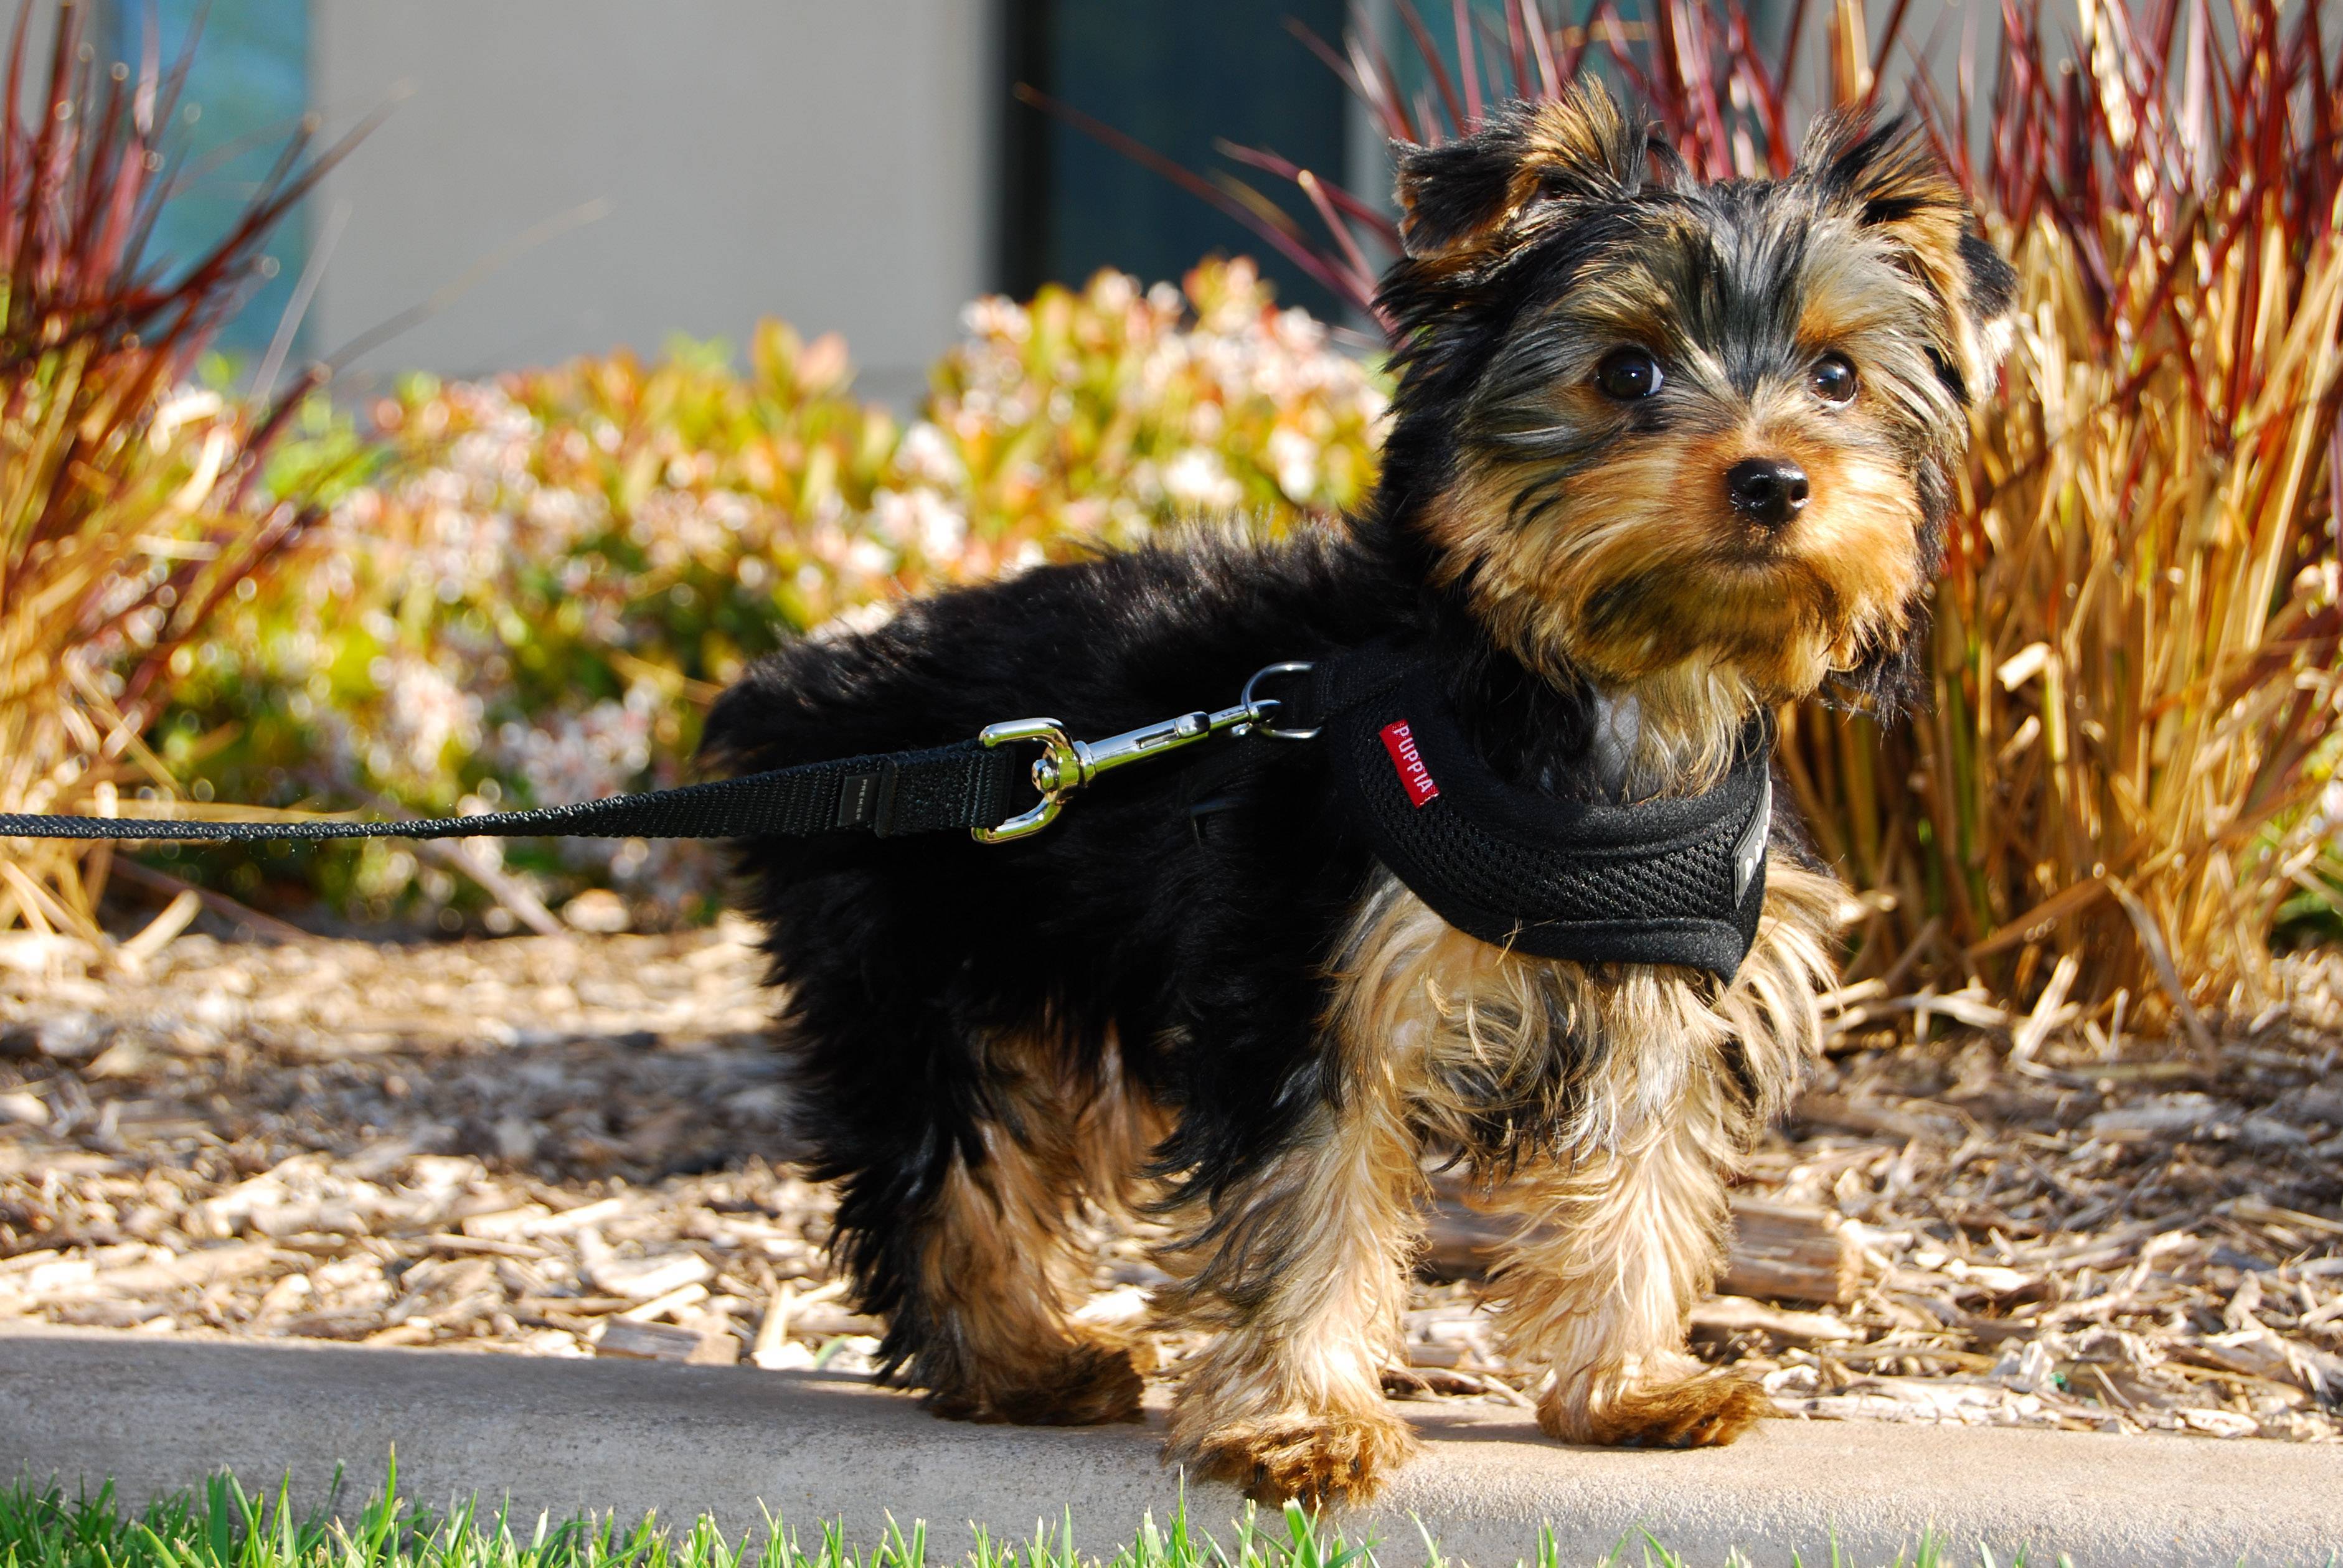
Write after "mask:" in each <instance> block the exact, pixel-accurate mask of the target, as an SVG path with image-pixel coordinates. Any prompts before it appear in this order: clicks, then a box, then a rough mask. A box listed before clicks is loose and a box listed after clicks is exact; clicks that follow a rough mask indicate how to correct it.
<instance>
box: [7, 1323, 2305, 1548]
mask: <svg viewBox="0 0 2343 1568" xmlns="http://www.w3.org/2000/svg"><path fill="white" fill-rule="evenodd" d="M1401 1408H1403V1409H1404V1410H1406V1411H1407V1412H1408V1413H1409V1414H1410V1415H1411V1416H1412V1417H1413V1418H1414V1419H1415V1421H1416V1423H1417V1425H1418V1428H1419V1430H1421V1431H1422V1432H1423V1434H1424V1436H1425V1437H1426V1438H1427V1439H1429V1440H1430V1442H1429V1443H1428V1445H1427V1452H1426V1455H1425V1457H1424V1458H1423V1460H1422V1461H1421V1462H1418V1463H1416V1464H1415V1465H1413V1466H1411V1467H1410V1468H1409V1470H1408V1471H1407V1472H1406V1473H1403V1475H1402V1476H1401V1477H1400V1479H1399V1481H1398V1483H1396V1484H1395V1485H1394V1486H1393V1489H1392V1491H1391V1493H1390V1494H1389V1496H1388V1497H1387V1498H1386V1499H1385V1500H1384V1502H1383V1503H1382V1504H1381V1505H1379V1506H1378V1507H1376V1508H1375V1509H1373V1511H1371V1512H1370V1513H1367V1514H1366V1515H1364V1516H1363V1517H1358V1518H1351V1519H1346V1520H1345V1521H1344V1522H1343V1523H1344V1527H1345V1530H1346V1531H1347V1532H1348V1533H1350V1534H1351V1535H1352V1537H1353V1539H1356V1538H1357V1537H1358V1536H1359V1535H1360V1534H1361V1533H1362V1527H1363V1526H1371V1527H1372V1529H1373V1533H1375V1534H1376V1535H1377V1536H1378V1537H1379V1538H1380V1539H1381V1540H1382V1541H1383V1542H1384V1543H1388V1547H1389V1550H1388V1551H1386V1552H1385V1553H1384V1558H1385V1560H1386V1563H1388V1564H1389V1568H1401V1565H1402V1564H1412V1563H1415V1562H1417V1561H1419V1560H1420V1558H1421V1550H1422V1549H1421V1547H1420V1545H1419V1544H1418V1541H1417V1536H1416V1531H1415V1525H1414V1523H1413V1519H1412V1518H1411V1515H1414V1516H1417V1517H1420V1518H1422V1519H1423V1522H1424V1524H1425V1525H1426V1527H1427V1528H1429V1529H1430V1530H1431V1531H1432V1533H1433V1535H1434V1536H1435V1538H1437V1539H1438V1540H1439V1542H1440V1543H1441V1545H1442V1547H1443V1550H1444V1551H1445V1552H1446V1553H1448V1554H1449V1555H1451V1556H1452V1557H1463V1558H1465V1559H1467V1560H1469V1561H1471V1562H1472V1563H1478V1564H1482V1565H1483V1568H1495V1565H1497V1564H1502V1563H1513V1562H1514V1561H1515V1560H1516V1559H1519V1558H1522V1557H1524V1556H1527V1555H1529V1554H1530V1553H1531V1551H1532V1545H1533V1543H1534V1539H1535V1536H1536V1531H1537V1527H1538V1525H1539V1523H1541V1522H1550V1523H1552V1524H1553V1526H1554V1533H1555V1535H1556V1538H1557V1541H1558V1543H1559V1545H1560V1547H1561V1560H1562V1562H1563V1563H1565V1564H1574V1565H1575V1564H1581V1563H1594V1561H1595V1560H1597V1559H1598V1558H1599V1557H1600V1556H1601V1555H1602V1554H1603V1553H1604V1551H1606V1550H1607V1549H1609V1548H1610V1547H1611V1546H1612V1545H1613V1544H1614V1543H1616V1542H1618V1541H1619V1540H1620V1539H1621V1537H1622V1536H1623V1535H1625V1534H1627V1533H1629V1532H1631V1531H1634V1530H1635V1529H1636V1528H1638V1527H1639V1526H1643V1527H1648V1528H1649V1529H1650V1530H1651V1531H1652V1532H1653V1533H1654V1534H1655V1535H1656V1536H1657V1537H1658V1538H1659V1539H1660V1540H1661V1541H1662V1542H1664V1543H1666V1544H1667V1545H1668V1546H1669V1547H1670V1548H1671V1549H1672V1550H1674V1551H1675V1552H1677V1553H1681V1554H1682V1555H1683V1556H1684V1559H1685V1560H1686V1561H1687V1563H1693V1564H1708V1563H1722V1562H1724V1561H1725V1553H1726V1552H1727V1551H1728V1550H1729V1549H1731V1548H1733V1547H1738V1548H1740V1549H1741V1550H1742V1551H1743V1552H1744V1553H1746V1554H1748V1555H1749V1557H1750V1558H1751V1559H1752V1560H1753V1561H1754V1562H1755V1563H1760V1564H1770V1563H1787V1562H1788V1561H1789V1557H1790V1553H1791V1552H1792V1551H1793V1550H1796V1551H1798V1552H1801V1553H1804V1554H1805V1561H1807V1562H1809V1563H1814V1562H1817V1561H1820V1562H1825V1563H1827V1562H1829V1561H1830V1560H1831V1558H1830V1546H1829V1543H1830V1540H1831V1537H1832V1534H1833V1533H1834V1531H1835V1533H1836V1536H1837V1539H1838V1541H1839V1542H1840V1543H1842V1545H1843V1546H1844V1547H1845V1549H1846V1550H1847V1552H1848V1553H1849V1554H1850V1556H1851V1557H1852V1558H1853V1559H1855V1560H1856V1561H1859V1562H1861V1563H1885V1562H1887V1561H1888V1560H1889V1559H1891V1558H1893V1557H1894V1556H1895V1555H1896V1553H1897V1551H1898V1549H1899V1548H1903V1549H1908V1548H1910V1547H1912V1546H1913V1545H1915V1544H1916V1542H1917V1539H1918V1537H1919V1534H1920V1532H1921V1530H1922V1528H1923V1526H1925V1525H1927V1524H1930V1523H1933V1524H1934V1525H1935V1527H1936V1530H1937V1531H1938V1533H1939V1534H1940V1535H1948V1536H1949V1537H1950V1538H1951V1539H1953V1540H1954V1541H1956V1543H1958V1546H1959V1549H1960V1550H1959V1553H1958V1554H1957V1556H1956V1561H1958V1562H1960V1563H1971V1562H1974V1561H1975V1557H1974V1553H1975V1551H1976V1546H1977V1545H1978V1544H1979V1543H1989V1544H1990V1545H1991V1547H1992V1548H1993V1550H1994V1552H1995V1553H1996V1558H1997V1559H1998V1560H1999V1561H2002V1562H2005V1563H2006V1562H2008V1561H2009V1559H2010V1556H2011V1554H2012V1553H2014V1551H2015V1550H2016V1548H2017V1547H2018V1546H2020V1545H2024V1546H2025V1547H2026V1550H2027V1560H2028V1561H2030V1562H2034V1563H2047V1562H2049V1561H2050V1560H2051V1554H2052V1553H2054V1552H2066V1553H2071V1554H2072V1555H2073V1557H2074V1560H2075V1562H2076V1563H2077V1568H2092V1565H2094V1564H2141V1563H2206V1564H2216V1563H2217V1564H2221V1565H2223V1568H2227V1565H2229V1564H2234V1563H2238V1562H2240V1561H2241V1560H2242V1561H2246V1562H2250V1563H2304V1564H2315V1563H2328V1561H2329V1560H2330V1557H2331V1556H2332V1555H2333V1554H2334V1553H2337V1551H2338V1549H2343V1452H2338V1451H2336V1450H2334V1449H2331V1448H2318V1447H2308V1446H2296V1445H2292V1444H2285V1443H2277V1442H2260V1441H2245V1442H2219V1441H2216V1440H2212V1439H2189V1438H2172V1437H2133V1438H2118V1437H2102V1436H2097V1435H2093V1434H2085V1433H2068V1432H2019V1431H2010V1430H2003V1429H1962V1430H1952V1429H1946V1428H1941V1427H1925V1426H1896V1425H1886V1424H1876V1425H1875V1424H1869V1423H1863V1424H1856V1423H1841V1422H1789V1421H1782V1422H1767V1423H1766V1424H1765V1426H1763V1427H1761V1428H1760V1429H1759V1430H1758V1432H1756V1433H1755V1435H1754V1436H1752V1437H1749V1438H1746V1439H1744V1440H1743V1441H1742V1442H1740V1443H1738V1444H1736V1445H1735V1446H1734V1447H1732V1448H1729V1449H1722V1450H1709V1451H1704V1452H1694V1453H1664V1452H1617V1451H1608V1450H1586V1449H1566V1448H1563V1447H1561V1446H1559V1445H1557V1444H1554V1443H1552V1442H1546V1441H1545V1440H1544V1439H1543V1438H1541V1437H1540V1436H1539V1435H1538V1433H1537V1431H1536V1429H1535V1428H1534V1426H1532V1425H1531V1424H1530V1423H1529V1422H1527V1421H1526V1420H1525V1419H1523V1417H1522V1415H1521V1413H1520V1412H1500V1411H1492V1412H1488V1413H1486V1414H1483V1413H1481V1412H1479V1410H1478V1409H1477V1408H1471V1409H1456V1408H1449V1407H1440V1406H1434V1405H1409V1406H1403V1407H1401ZM1160 1429H1161V1415H1160V1412H1159V1413H1158V1414H1157V1415H1156V1416H1155V1417H1154V1418H1153V1419H1152V1420H1151V1423H1150V1426H1149V1427H1148V1428H1141V1427H1136V1426H1125V1427H1115V1428H1093V1429H1090V1430H1083V1431H1064V1430H1046V1429H1035V1428H1017V1427H970V1426H963V1425H956V1424H953V1423H950V1422H940V1421H936V1420H933V1419H931V1418H930V1417H929V1416H927V1415H926V1414H925V1413H923V1412H920V1411H919V1410H918V1409H916V1408H915V1407H914V1406H913V1405H912V1404H911V1402H910V1401H909V1400H908V1399H907V1398H905V1397H904V1396H903V1395H901V1394H899V1393H893V1392H887V1391H883V1390H879V1389H874V1388H871V1387H870V1386H869V1385H868V1384H866V1383H862V1382H859V1381H857V1382H850V1381H845V1380H841V1379H832V1378H825V1377H822V1376H820V1375H819V1374H813V1373H792V1372H747V1371H741V1370H734V1369H719V1368H701V1367H684V1366H669V1365H657V1364H649V1363H620V1362H568V1361H533V1360H526V1359H520V1358H506V1357H498V1356H486V1355H468V1354H452V1353H447V1352H427V1351H404V1350H400V1351H382V1350H354V1349H349V1348H345V1347H318V1346H314V1345H302V1346H297V1347H296V1346H292V1345H286V1344H254V1343H250V1342H196V1341H187V1340H156V1339H150V1338H147V1337H146V1336H142V1335H136V1334H126V1333H101V1332H66V1331H35V1332H27V1331H25V1330H24V1329H22V1328H12V1329H11V1330H10V1332H8V1333H7V1334H5V1335H0V1479H5V1478H7V1477H12V1476H24V1475H29V1476H31V1477H33V1478H34V1479H35V1480H38V1481H44V1482H45V1481H46V1480H48V1479H50V1478H51V1477H57V1478H61V1479H62V1480H64V1481H65V1483H66V1484H67V1485H68V1486H70V1485H72V1484H73V1483H76V1482H85V1483H89V1484H91V1485H93V1486H94V1485H95V1484H96V1483H97V1482H98V1481H99V1480H100V1479H102V1478H104V1477H106V1476H109V1475H110V1476H113V1477H115V1478H116V1479H117V1480H118V1481H119V1483H120V1485H121V1490H122V1493H123V1495H124V1496H125V1498H126V1500H129V1501H133V1502H136V1501H143V1500H144V1499H146V1497H148V1496H151V1495H153V1494H155V1493H160V1492H167V1491H171V1490H175V1489H177V1488H180V1487H185V1486H186V1485H189V1484H190V1483H194V1482H196V1481H197V1480H199V1479H201V1478H202V1477H203V1476H204V1475H206V1474H207V1473H210V1472H212V1471H215V1470H216V1469H219V1468H221V1467H223V1466H226V1467H228V1468H232V1469H234V1470H235V1471H236V1472H237V1473H238V1474H239V1475H240V1476H241V1477H242V1478H243V1479H244V1480H245V1481H246V1483H248V1484H249V1483H264V1482H266V1483H274V1481H275V1480H276V1479H277V1477H278V1476H280V1475H283V1474H285V1473H287V1472H288V1471H289V1473H290V1474H291V1476H292V1479H293V1482H294V1484H295V1487H296V1490H297V1493H301V1494H302V1495H305V1496H307V1497H313V1498H314V1497H315V1496H316V1495H317V1493H318V1491H319V1490H320V1489H322V1487H323V1486H324V1485H325V1483H327V1481H328V1480H329V1479H330V1477H331V1475H332V1473H333V1468H334V1466H335V1464H336V1463H337V1462H340V1463H346V1464H347V1466H348V1467H349V1473H350V1477H351V1482H352V1484H353V1486H354V1488H355V1489H356V1491H357V1497H354V1498H352V1499H351V1501H353V1502H356V1501H357V1500H358V1499H359V1498H362V1497H363V1495H364V1493H365V1490H366V1489H367V1487H368V1486H369V1485H372V1484H375V1483H378V1482H379V1480H380V1477H381V1475H382V1473H383V1467H384V1464H385V1462H386V1461H387V1458H388V1455H389V1451H390V1448H391V1445H392V1444H394V1443H396V1444H397V1450H398V1466H399V1479H400V1483H401V1486H402V1488H403V1489H404V1490H406V1491H407V1494H408V1495H410V1496H413V1497H417V1498H421V1499H425V1500H431V1499H447V1498H450V1497H454V1496H458V1495H461V1494H469V1493H478V1494H479V1495H481V1496H482V1497H483V1498H484V1499H488V1500H491V1501H493V1500H496V1499H499V1498H504V1497H509V1498H510V1499H511V1501H512V1502H513V1503H514V1504H515V1505H516V1506H517V1508H518V1510H519V1511H522V1512H524V1513H526V1515H527V1516H528V1517H531V1518H533V1517H534V1516H535V1514H536V1513H537V1511H538V1510H539V1509H551V1510H553V1511H555V1513H557V1514H560V1513H568V1512H571V1511H574V1510H576V1509H578V1508H581V1507H588V1506H590V1507H594V1508H598V1509H614V1510H616V1511H618V1513H620V1514H621V1515H626V1514H639V1513H641V1512H642V1511H644V1510H646V1509H651V1508H656V1509H658V1510H659V1513H660V1515H661V1516H662V1517H663V1518H666V1519H668V1520H670V1521H684V1520H689V1518H690V1517H692V1516H693V1515H695V1514H697V1513H701V1512H703V1511H704V1512H708V1513H713V1514H714V1515H716V1517H717V1518H718V1519H719V1521H721V1522H722V1523H724V1524H725V1525H726V1527H727V1528H729V1529H731V1530H734V1531H738V1530H739V1529H742V1528H744V1527H746V1526H748V1525H751V1524H754V1523H757V1522H758V1520H759V1503H763V1504H765V1505H767V1506H769V1507H770V1508H772V1509H773V1510H775V1511H776V1512H777V1513H781V1514H783V1515H785V1516H786V1517H788V1518H789V1519H791V1520H793V1521H797V1522H799V1523H807V1524H809V1523H812V1522H814V1521H816V1520H820V1519H828V1518H833V1517H840V1516H842V1517H843V1518H844V1519H845V1521H846V1523H847V1524H848V1526H849V1529H850V1533H852V1534H853V1535H854V1536H855V1537H856V1538H857V1539H860V1540H862V1541H865V1542H868V1541H870V1540H871V1539H872V1538H873V1537H874V1535H875V1534H876V1533H877V1531H878V1529H879V1528H880V1526H881V1525H882V1523H883V1515H884V1513H885V1512H886V1511H888V1510H892V1511H893V1513H894V1514H895V1516H896V1517H897V1518H899V1519H901V1520H904V1521H906V1522H907V1523H908V1521H910V1519H912V1518H924V1519H926V1520H927V1521H928V1522H929V1523H930V1527H931V1528H930V1536H931V1540H932V1541H933V1542H934V1543H935V1553H936V1555H937V1556H938V1557H939V1558H940V1559H941V1560H944V1561H950V1560H952V1559H954V1558H956V1557H958V1556H959V1555H960V1553H962V1552H964V1551H965V1549H966V1542H965V1540H964V1539H963V1538H962V1537H961V1534H960V1532H961V1531H962V1530H963V1529H964V1528H965V1523H964V1522H967V1521H975V1522H978V1523H982V1524H985V1525H986V1526H988V1527H989V1528H990V1529H991V1530H992V1531H993V1532H994V1533H995V1534H996V1535H1000V1534H1007V1535H1009V1536H1011V1538H1014V1539H1019V1540H1022V1539H1023V1538H1025V1536H1027V1535H1028V1534H1029V1533H1031V1530H1032V1528H1033V1525H1034V1523H1035V1522H1036V1521H1037V1520H1041V1519H1048V1520H1051V1521H1054V1520H1056V1519H1058V1518H1059V1517H1060V1516H1061V1514H1062V1513H1064V1511H1065V1509H1066V1507H1067V1505H1068V1504H1069V1503H1071V1505H1072V1509H1073V1514H1074V1521H1075V1527H1076V1534H1077V1539H1078V1541H1079V1542H1080V1543H1081V1547H1082V1549H1083V1550H1084V1551H1085V1552H1087V1553H1112V1552H1113V1550H1114V1549H1115V1547H1116V1546H1117V1545H1118V1544H1120V1543H1127V1542H1129V1540H1130V1539H1131V1532H1132V1530H1133V1528H1134V1527H1135V1526H1136V1524H1137V1523H1138V1521H1139V1518H1140V1515H1141V1512H1142V1511H1144V1510H1149V1509H1152V1510H1153V1511H1154V1513H1155V1516H1156V1519H1157V1521H1158V1522H1159V1523H1161V1521H1162V1520H1163V1519H1164V1517H1165V1515H1166V1513H1168V1511H1169V1508H1170V1505H1171V1503H1172V1500H1173V1498H1174V1496H1175V1494H1176V1491H1177V1486H1178V1482H1177V1478H1176V1477H1174V1476H1172V1475H1171V1474H1169V1473H1166V1472H1165V1471H1164V1470H1163V1469H1162V1468H1161V1464H1160V1463H1159V1461H1158V1456H1157V1444H1158V1442H1159V1441H1160V1435H1161V1432H1160ZM1189 1500H1190V1505H1191V1513H1192V1515H1193V1516H1194V1517H1195V1518H1196V1519H1197V1520H1198V1521H1199V1522H1200V1523H1202V1524H1205V1525H1208V1526H1210V1527H1211V1528H1212V1530H1213V1532H1214V1533H1215V1534H1218V1535H1219V1536H1220V1537H1221V1538H1222V1540H1223V1541H1225V1540H1226V1539H1227V1538H1228V1537H1227V1532H1226V1530H1225V1529H1224V1528H1223V1526H1222V1522H1223V1521H1225V1520H1227V1519H1229V1518H1231V1517H1232V1515H1233V1514H1234V1513H1236V1512H1237V1511H1238V1509H1239V1507H1240V1503H1239V1500H1238V1498H1237V1496H1236V1494H1235V1493H1233V1492H1231V1491H1230V1490H1228V1489H1226V1488H1224V1487H1217V1486H1192V1487H1191V1488H1190V1489H1189ZM1630 1560H1631V1561H1640V1560H1641V1553H1639V1552H1637V1553H1631V1558H1630Z"/></svg>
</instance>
